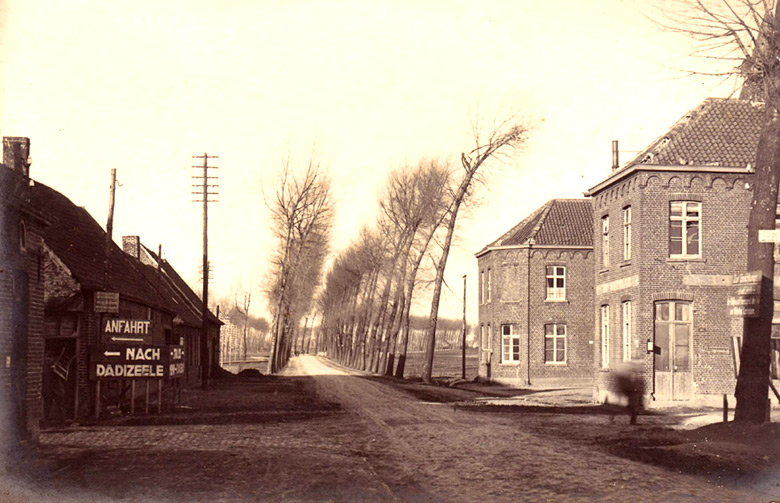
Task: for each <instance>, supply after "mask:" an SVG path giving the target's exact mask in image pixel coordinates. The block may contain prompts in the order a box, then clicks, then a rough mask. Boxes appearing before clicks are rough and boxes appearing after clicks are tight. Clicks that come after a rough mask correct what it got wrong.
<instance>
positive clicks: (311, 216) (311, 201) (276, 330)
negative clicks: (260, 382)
mask: <svg viewBox="0 0 780 503" xmlns="http://www.w3.org/2000/svg"><path fill="white" fill-rule="evenodd" d="M291 171H292V170H291V168H290V161H289V159H288V160H287V161H286V162H285V163H284V165H283V169H282V173H281V176H280V178H279V183H278V185H277V188H276V191H275V193H274V194H273V196H270V197H266V198H265V199H266V204H267V205H268V207H269V209H270V210H271V215H272V221H273V230H274V233H275V236H276V239H277V250H276V255H275V257H274V260H273V263H272V276H271V278H270V281H271V286H270V288H269V297H270V299H271V304H272V305H273V306H274V323H273V338H272V343H271V354H270V357H269V361H268V373H274V372H276V371H277V370H278V369H279V368H281V367H282V366H283V365H284V363H286V361H287V358H288V357H289V351H290V348H291V345H290V342H291V341H290V337H291V333H292V331H293V330H294V328H295V327H297V325H298V320H299V319H300V316H301V315H302V314H303V313H304V312H305V311H306V310H308V307H307V306H309V305H310V304H311V300H312V297H313V295H314V289H315V288H316V285H317V284H318V283H319V275H320V274H321V272H322V267H323V264H324V261H325V256H326V253H327V248H328V241H329V238H330V229H331V227H332V223H333V203H332V198H331V193H330V180H329V179H328V178H327V177H325V175H324V174H323V172H322V169H321V166H320V164H319V162H318V161H317V160H316V158H315V156H314V155H312V156H311V158H310V159H309V163H308V165H307V166H306V168H305V169H304V171H303V172H302V173H299V174H296V173H293V172H291Z"/></svg>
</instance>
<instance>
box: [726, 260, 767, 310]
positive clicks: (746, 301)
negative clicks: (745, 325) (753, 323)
mask: <svg viewBox="0 0 780 503" xmlns="http://www.w3.org/2000/svg"><path fill="white" fill-rule="evenodd" d="M762 278H763V275H762V274H761V271H753V272H749V273H745V274H735V275H734V281H733V285H734V286H735V287H736V289H735V291H734V294H733V295H729V297H728V299H727V300H726V305H727V306H728V308H729V315H731V316H736V317H739V318H758V316H759V313H760V311H761V309H760V306H761V279H762Z"/></svg>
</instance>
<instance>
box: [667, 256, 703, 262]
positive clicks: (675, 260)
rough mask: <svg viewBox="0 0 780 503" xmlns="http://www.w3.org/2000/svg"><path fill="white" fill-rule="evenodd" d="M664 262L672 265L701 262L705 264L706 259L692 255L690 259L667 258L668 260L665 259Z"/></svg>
mask: <svg viewBox="0 0 780 503" xmlns="http://www.w3.org/2000/svg"><path fill="white" fill-rule="evenodd" d="M666 262H667V263H672V262H701V263H706V262H707V259H706V258H701V257H697V256H693V255H692V256H690V257H669V258H667V259H666Z"/></svg>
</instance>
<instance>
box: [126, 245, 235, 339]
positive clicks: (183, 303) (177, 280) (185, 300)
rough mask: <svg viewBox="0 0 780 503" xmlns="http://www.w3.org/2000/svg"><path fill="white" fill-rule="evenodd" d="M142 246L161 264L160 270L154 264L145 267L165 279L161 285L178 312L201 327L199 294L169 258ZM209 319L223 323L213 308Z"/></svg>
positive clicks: (186, 319)
mask: <svg viewBox="0 0 780 503" xmlns="http://www.w3.org/2000/svg"><path fill="white" fill-rule="evenodd" d="M141 246H143V249H144V251H145V252H146V253H148V254H149V256H150V257H151V258H152V259H153V260H154V261H155V262H158V263H159V264H160V269H159V270H158V269H157V268H156V267H154V266H145V267H147V268H149V269H151V270H152V271H154V274H155V277H157V278H158V279H164V281H163V283H164V285H161V288H164V289H165V291H166V295H168V296H170V298H171V299H172V300H173V302H174V303H176V305H177V307H178V308H179V309H177V312H178V313H179V315H180V316H181V317H182V319H183V320H184V322H185V323H186V324H188V325H191V326H196V327H200V326H201V322H200V319H201V309H202V306H203V303H202V302H201V301H200V297H199V296H198V294H197V293H195V292H194V291H193V290H192V288H190V286H189V285H188V284H187V282H186V281H184V279H183V278H182V277H181V276H179V273H178V272H176V269H174V268H173V266H172V265H171V264H170V263H169V262H168V261H167V260H165V259H163V260H160V259H159V257H158V256H157V254H156V253H154V252H153V251H152V250H150V249H149V248H147V247H146V246H144V245H141ZM208 319H209V321H210V322H213V323H220V324H221V323H222V322H221V321H220V320H219V318H217V317H216V316H215V315H214V314H213V313H212V312H211V310H209V311H208Z"/></svg>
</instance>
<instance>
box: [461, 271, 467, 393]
mask: <svg viewBox="0 0 780 503" xmlns="http://www.w3.org/2000/svg"><path fill="white" fill-rule="evenodd" d="M461 349H462V351H463V362H462V364H461V370H460V378H461V379H465V378H466V275H465V274H464V275H463V338H462V341H461Z"/></svg>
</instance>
